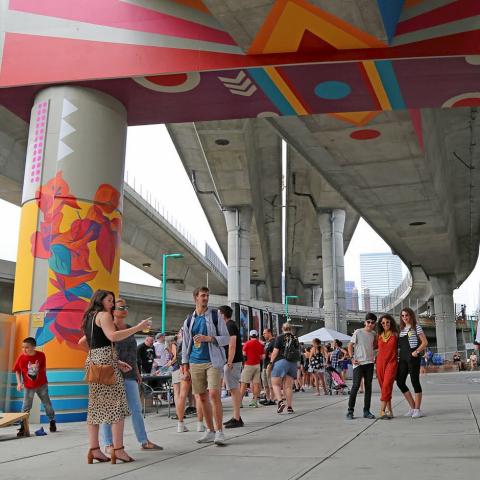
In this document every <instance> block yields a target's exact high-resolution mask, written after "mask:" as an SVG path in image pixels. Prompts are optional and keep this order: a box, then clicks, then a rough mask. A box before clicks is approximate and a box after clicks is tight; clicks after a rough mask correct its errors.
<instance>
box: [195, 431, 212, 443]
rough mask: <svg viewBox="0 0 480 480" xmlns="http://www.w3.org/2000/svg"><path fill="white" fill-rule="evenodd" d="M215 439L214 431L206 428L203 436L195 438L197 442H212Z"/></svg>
mask: <svg viewBox="0 0 480 480" xmlns="http://www.w3.org/2000/svg"><path fill="white" fill-rule="evenodd" d="M214 440H215V432H211V431H210V430H207V431H206V432H205V434H204V435H203V437H200V438H199V439H198V440H197V443H212V442H213V441H214Z"/></svg>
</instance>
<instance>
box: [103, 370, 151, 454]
mask: <svg viewBox="0 0 480 480" xmlns="http://www.w3.org/2000/svg"><path fill="white" fill-rule="evenodd" d="M125 393H126V395H127V403H128V408H129V410H130V413H131V414H132V424H133V430H134V431H135V436H136V437H137V440H138V441H139V442H140V443H141V444H142V445H143V444H144V443H146V442H148V438H147V432H146V431H145V423H144V422H143V415H142V403H141V401H140V392H139V391H138V383H137V381H136V380H133V379H129V378H128V379H127V378H126V379H125ZM100 438H101V444H102V445H103V446H105V445H113V440H112V426H111V425H110V424H109V423H102V424H101V425H100Z"/></svg>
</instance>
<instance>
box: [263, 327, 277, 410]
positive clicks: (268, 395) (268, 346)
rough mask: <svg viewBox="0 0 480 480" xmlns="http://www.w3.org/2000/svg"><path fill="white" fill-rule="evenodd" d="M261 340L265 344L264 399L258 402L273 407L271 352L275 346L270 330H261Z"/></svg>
mask: <svg viewBox="0 0 480 480" xmlns="http://www.w3.org/2000/svg"><path fill="white" fill-rule="evenodd" d="M263 338H264V339H265V343H264V344H263V351H264V353H265V357H264V358H263V365H262V366H263V369H262V384H263V390H264V391H265V399H264V400H260V403H261V404H262V405H265V406H268V405H275V401H274V400H273V398H274V394H273V388H272V352H273V347H274V345H275V338H274V337H273V334H272V330H271V329H270V328H264V329H263Z"/></svg>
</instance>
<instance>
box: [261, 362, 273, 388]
mask: <svg viewBox="0 0 480 480" xmlns="http://www.w3.org/2000/svg"><path fill="white" fill-rule="evenodd" d="M262 385H263V388H265V387H270V388H272V367H267V368H264V369H263V370H262Z"/></svg>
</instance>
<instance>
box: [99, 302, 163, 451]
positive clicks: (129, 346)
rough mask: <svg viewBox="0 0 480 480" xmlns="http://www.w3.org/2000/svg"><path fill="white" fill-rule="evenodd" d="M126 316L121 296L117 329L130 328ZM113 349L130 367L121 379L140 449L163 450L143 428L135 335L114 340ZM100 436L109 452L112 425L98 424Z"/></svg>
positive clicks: (126, 306) (116, 310) (114, 313)
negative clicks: (151, 439)
mask: <svg viewBox="0 0 480 480" xmlns="http://www.w3.org/2000/svg"><path fill="white" fill-rule="evenodd" d="M127 316H128V305H127V303H126V301H125V300H124V299H123V298H118V299H117V301H116V302H115V309H114V311H113V323H114V324H115V327H116V329H117V331H121V330H126V329H127V328H131V326H130V325H128V324H127V323H126V319H127ZM115 351H116V352H117V356H118V359H119V360H121V361H122V362H124V363H125V364H127V365H128V366H130V367H132V368H131V369H130V370H129V371H123V372H122V375H123V381H124V385H125V394H126V396H127V404H128V408H129V410H130V413H131V418H132V425H133V431H134V432H135V436H136V437H137V441H138V442H139V443H140V445H141V447H142V450H163V448H162V447H160V446H159V445H156V444H155V443H153V442H151V441H150V440H149V439H148V436H147V432H146V430H145V423H144V421H143V415H142V402H141V400H140V392H139V389H138V386H139V384H141V383H142V377H141V375H140V371H139V370H138V366H137V342H136V340H135V337H134V336H133V335H131V336H130V337H127V338H126V339H124V340H120V341H116V342H115ZM100 438H101V439H102V443H103V445H104V446H105V453H106V454H111V452H112V448H113V440H112V425H111V424H109V423H102V425H101V426H100Z"/></svg>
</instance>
